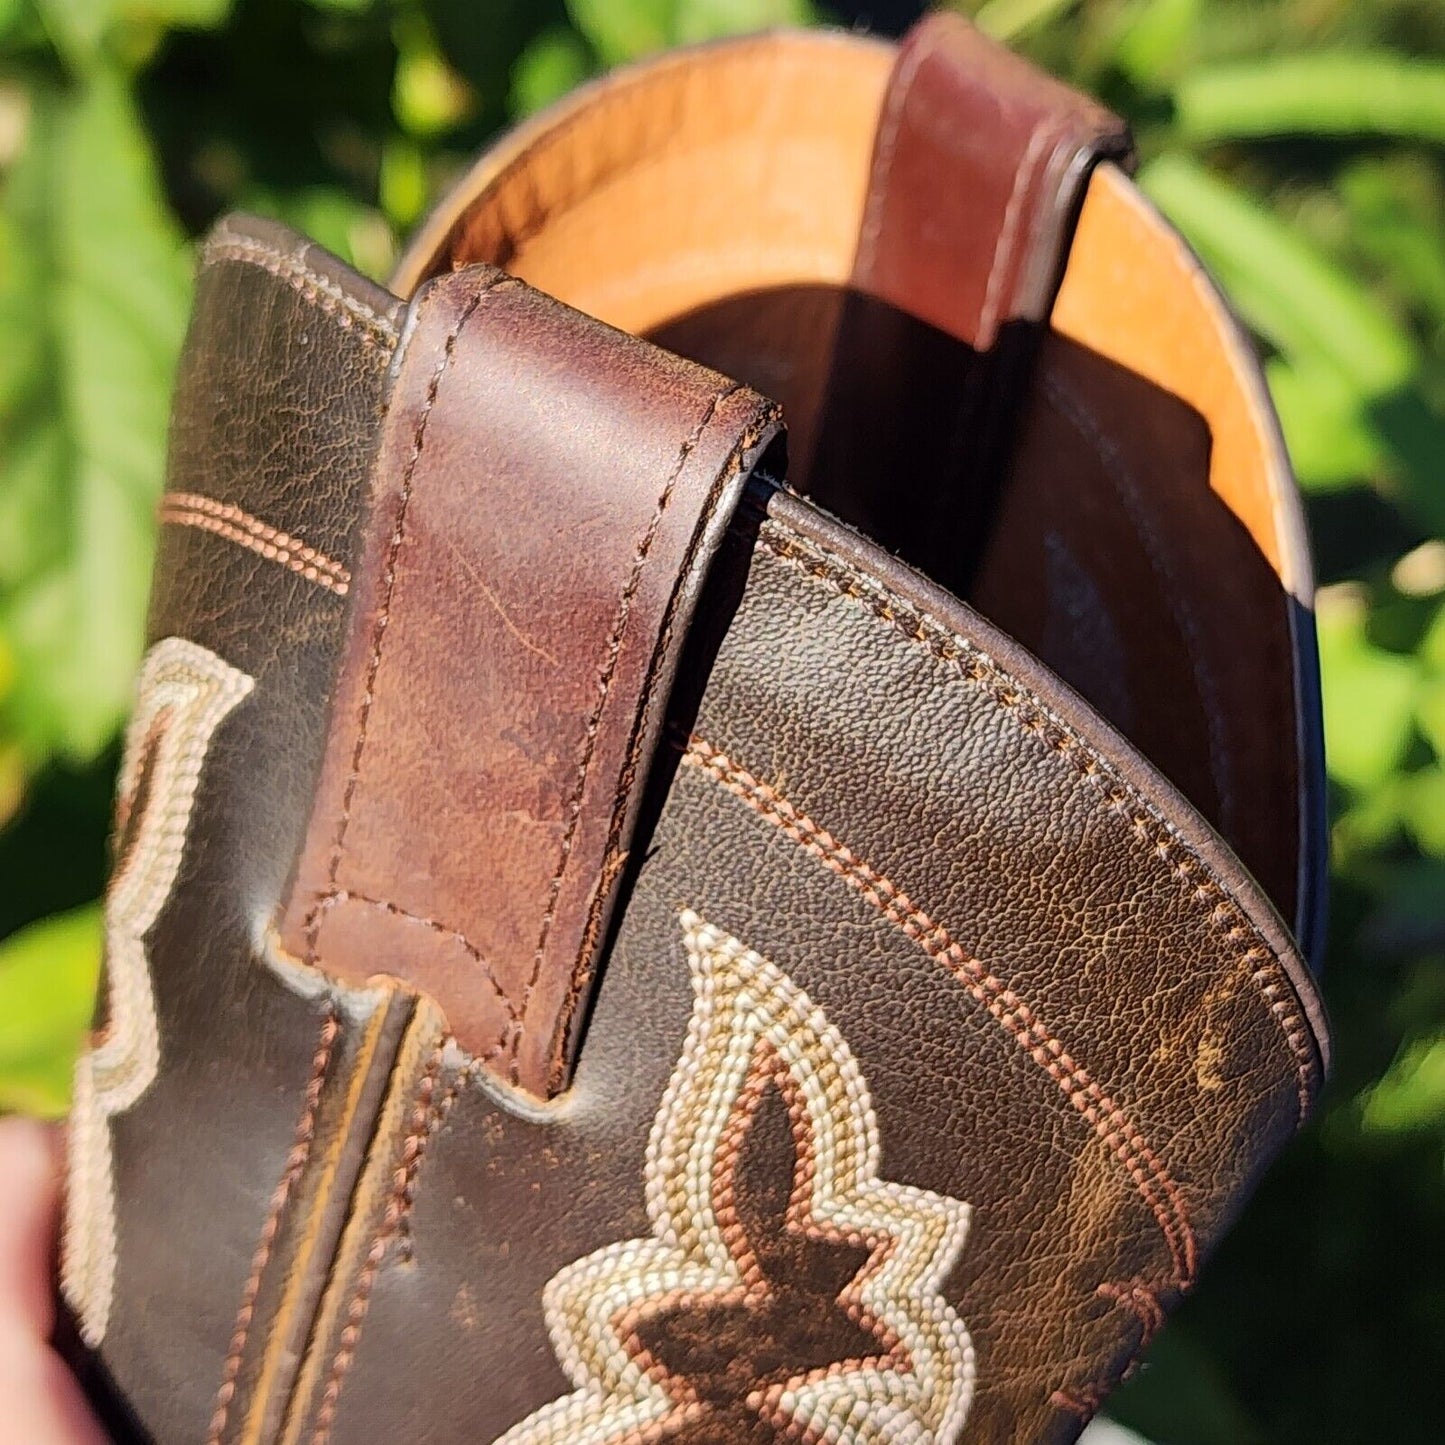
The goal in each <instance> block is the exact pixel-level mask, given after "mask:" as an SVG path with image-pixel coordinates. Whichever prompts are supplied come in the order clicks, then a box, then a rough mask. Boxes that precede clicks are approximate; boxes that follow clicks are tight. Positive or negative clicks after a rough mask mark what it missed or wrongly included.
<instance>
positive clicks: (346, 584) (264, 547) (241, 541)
mask: <svg viewBox="0 0 1445 1445" xmlns="http://www.w3.org/2000/svg"><path fill="white" fill-rule="evenodd" d="M159 512H160V519H161V521H162V522H165V523H169V524H170V525H172V526H178V527H199V528H201V529H202V530H203V531H207V532H213V533H215V534H216V535H217V536H218V537H224V538H225V539H226V540H227V541H228V542H234V543H236V545H237V546H240V547H245V548H247V549H248V550H250V551H252V552H255V553H256V554H257V555H258V556H261V557H264V558H265V559H266V560H267V561H268V562H279V563H280V564H281V565H282V566H283V567H289V568H290V569H291V571H293V572H295V573H297V574H298V575H299V576H301V577H304V578H306V580H307V581H308V582H315V583H316V584H317V585H318V586H320V587H325V588H326V589H327V591H329V592H334V593H336V595H337V596H338V597H345V596H346V594H347V592H349V591H350V590H351V573H350V572H348V571H347V570H346V568H345V567H343V566H342V565H341V563H340V562H335V561H333V560H332V559H331V558H330V557H327V556H325V555H324V554H323V553H321V552H318V551H317V550H316V549H315V548H314V547H311V546H308V545H307V544H306V543H305V542H302V541H301V540H300V539H299V538H296V537H293V536H291V534H290V533H289V532H283V531H281V529H280V528H279V527H272V526H270V525H269V524H268V523H266V522H263V521H261V520H260V519H259V518H258V517H253V516H251V514H250V513H249V512H243V511H242V510H241V509H240V508H239V507H233V506H231V505H230V504H229V503H227V502H218V501H216V500H215V499H214V498H212V497H201V496H197V495H196V494H195V493H193V492H167V493H166V495H165V496H163V497H162V498H161V500H160V508H159Z"/></svg>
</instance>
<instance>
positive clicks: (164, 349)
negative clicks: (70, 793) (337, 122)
mask: <svg viewBox="0 0 1445 1445" xmlns="http://www.w3.org/2000/svg"><path fill="white" fill-rule="evenodd" d="M34 105H35V109H34V115H33V117H32V121H31V135H30V140H29V144H28V146H27V148H26V151H25V154H24V156H23V157H22V158H21V160H20V162H19V163H18V164H17V165H16V166H15V168H14V170H13V171H12V172H11V174H10V176H9V178H8V181H7V184H6V188H5V193H4V197H3V203H0V227H3V232H0V234H3V238H4V243H5V246H6V250H7V252H8V257H9V260H10V261H11V263H12V264H10V265H9V266H7V267H6V269H5V272H4V274H3V277H0V328H3V331H4V334H5V335H6V337H7V338H14V339H15V341H16V343H17V355H14V356H12V357H11V358H10V362H11V364H10V365H8V366H6V367H5V368H4V369H3V371H0V422H3V425H4V427H5V429H6V432H7V434H8V435H9V437H10V438H11V448H12V450H11V452H10V455H9V457H8V458H7V464H6V473H7V476H6V480H7V487H6V499H5V503H4V504H3V507H4V511H5V514H6V515H5V520H6V521H8V522H9V523H10V524H11V525H12V526H15V527H17V528H18V529H19V531H18V535H17V536H16V537H15V538H14V539H13V540H15V541H16V542H17V543H18V545H17V546H16V547H15V548H14V550H12V551H10V552H9V553H8V554H7V553H5V550H4V548H3V547H0V557H3V569H4V571H3V576H0V625H3V627H4V629H5V631H6V633H7V634H8V636H9V638H10V642H11V645H12V646H13V648H14V650H15V656H16V661H17V665H18V669H19V680H18V682H17V685H16V689H15V693H14V696H13V697H12V699H11V713H12V716H13V719H14V723H15V726H16V729H17V732H18V735H19V737H20V739H21V741H22V742H23V744H24V745H25V747H26V749H27V752H28V753H30V754H31V755H32V756H33V757H34V758H36V759H37V760H39V759H42V758H44V757H45V756H47V755H49V754H50V753H51V752H60V753H62V754H64V755H66V756H69V757H73V758H77V759H84V758H89V757H93V756H94V755H95V754H96V753H98V752H99V750H100V749H101V748H103V747H104V746H105V745H106V743H107V742H108V741H109V739H110V737H111V736H112V735H113V733H114V731H115V729H116V726H117V723H118V721H119V719H120V718H121V716H122V715H123V713H124V711H125V708H126V706H127V703H128V700H129V696H130V687H131V677H132V674H133V672H134V668H135V663H136V659H137V656H138V653H139V647H140V639H141V629H142V622H143V613H144V607H145V597H146V591H147V585H148V576H147V574H148V568H149V557H150V544H151V537H152V531H153V526H152V508H153V504H154V500H155V497H156V495H157V492H158V490H159V486H160V481H161V476H162V472H163V469H164V449H165V429H166V403H167V397H168V392H169V385H170V375H171V370H172V367H173V364H174V359H175V354H176V349H177V346H178V343H179V340H180V334H181V329H182V325H183V320H184V314H185V304H186V297H187V294H188V289H189V288H188V281H187V265H186V260H185V256H184V252H183V250H182V248H181V246H180V242H179V238H178V237H177V235H176V232H175V229H174V226H173V223H172V222H171V220H170V218H169V216H168V214H167V212H166V210H165V208H164V206H163V205H162V203H161V200H160V196H159V191H158V186H157V183H156V178H155V175H154V171H153V168H152V161H151V157H150V153H149V148H148V146H147V144H146V141H145V137H144V135H143V133H142V132H141V130H140V128H139V125H138V123H137V119H136V115H135V112H134V109H133V107H132V104H131V101H130V98H129V96H128V94H127V92H126V88H125V86H124V83H123V82H122V80H121V79H120V78H119V76H117V75H116V74H114V73H113V72H111V71H109V70H107V69H101V70H98V71H96V72H95V74H94V75H93V76H92V78H91V79H90V80H89V81H87V82H86V84H85V85H84V86H83V87H81V88H80V89H79V90H78V91H70V92H67V91H61V90H55V89H50V88H46V89H42V90H40V91H39V92H38V93H37V95H36V97H35V102H34ZM117 237H124V238H125V239H124V244H123V245H120V244H117V242H116V238H117Z"/></svg>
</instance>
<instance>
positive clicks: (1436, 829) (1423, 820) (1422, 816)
mask: <svg viewBox="0 0 1445 1445" xmlns="http://www.w3.org/2000/svg"><path fill="white" fill-rule="evenodd" d="M1404 786H1405V792H1406V804H1405V814H1406V818H1407V821H1408V822H1409V825H1410V831H1411V833H1413V834H1414V837H1415V841H1416V842H1417V843H1418V844H1419V845H1420V847H1421V848H1422V849H1423V850H1424V851H1425V852H1426V853H1429V854H1431V855H1432V856H1434V857H1436V858H1445V767H1433V768H1422V769H1421V770H1420V771H1419V772H1418V773H1412V774H1410V776H1409V777H1408V778H1406V779H1405V780H1404Z"/></svg>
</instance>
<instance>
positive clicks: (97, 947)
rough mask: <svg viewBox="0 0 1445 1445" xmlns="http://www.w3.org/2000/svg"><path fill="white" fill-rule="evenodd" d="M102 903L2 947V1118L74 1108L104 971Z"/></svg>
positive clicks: (26, 931) (48, 922)
mask: <svg viewBox="0 0 1445 1445" xmlns="http://www.w3.org/2000/svg"><path fill="white" fill-rule="evenodd" d="M100 951H101V910H100V905H99V904H93V905H91V906H89V907H86V908H80V909H76V910H75V911H74V912H72V913H63V914H59V915H57V916H55V917H53V918H47V919H45V920H44V921H43V922H41V923H35V924H32V925H31V926H30V927H29V928H24V929H21V931H20V932H19V933H16V934H13V935H12V936H11V937H10V938H8V939H6V940H5V942H4V943H0V1113H6V1112H11V1113H15V1112H18V1113H26V1114H40V1115H43V1116H46V1117H51V1118H55V1117H58V1116H60V1115H62V1114H64V1113H65V1111H66V1108H67V1107H68V1106H69V1103H70V1075H71V1070H72V1068H73V1067H74V1064H75V1056H76V1054H77V1053H78V1052H79V1051H80V1047H81V1045H82V1043H83V1042H84V1039H85V1035H86V1031H87V1030H88V1029H89V1027H90V1016H91V1010H92V1007H93V1000H94V996H95V986H96V979H97V977H98V975H99V970H100Z"/></svg>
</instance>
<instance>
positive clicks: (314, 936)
mask: <svg viewBox="0 0 1445 1445" xmlns="http://www.w3.org/2000/svg"><path fill="white" fill-rule="evenodd" d="M520 285H521V282H520V281H517V280H516V279H515V278H514V277H510V276H500V277H497V278H495V279H494V280H492V281H491V282H489V283H488V284H487V285H486V286H484V287H482V288H481V289H479V290H478V291H477V293H476V295H474V296H473V297H472V298H471V299H470V300H469V301H468V302H467V304H466V305H465V306H464V307H463V308H462V311H461V314H460V315H459V316H458V317H457V319H456V321H455V322H454V323H453V325H452V328H451V330H450V331H449V332H448V333H447V336H446V340H445V341H444V343H443V345H442V355H441V359H440V360H439V361H438V362H437V365H436V368H435V370H434V371H433V372H432V375H431V379H430V381H429V382H428V384H427V390H426V398H425V400H424V401H423V403H422V408H421V413H420V415H419V416H418V417H417V423H416V428H415V430H414V432H413V433H412V441H411V453H410V455H409V456H408V458H407V462H406V466H405V468H404V470H403V472H402V478H401V483H400V486H399V487H398V490H397V500H396V520H395V521H394V522H393V524H392V533H391V537H390V539H389V541H388V544H387V550H386V559H385V562H384V564H383V568H382V585H381V606H380V608H379V609H378V611H377V616H376V622H375V625H374V626H373V628H372V634H371V652H370V656H369V658H368V659H367V667H366V682H365V688H364V691H363V694H362V700H361V707H360V710H359V716H358V718H357V728H356V741H355V743H354V745H353V747H352V753H351V768H350V772H349V773H348V775H347V779H346V786H345V788H344V790H343V792H342V798H341V810H340V814H339V816H338V818H337V822H336V836H335V838H334V839H333V841H332V845H331V857H330V860H329V862H328V864H327V873H326V883H327V887H326V890H325V892H324V894H323V895H322V897H321V898H319V899H318V900H317V902H316V904H315V905H314V907H313V908H312V909H311V912H310V914H309V915H308V917H307V919H306V928H305V933H306V954H307V956H306V962H307V963H309V964H311V965H312V966H313V967H315V966H316V965H317V945H318V941H319V938H320V932H321V921H322V917H323V914H324V912H325V909H326V907H327V905H328V902H329V900H331V899H333V898H335V897H337V896H338V895H340V894H341V893H343V892H344V891H345V890H343V889H342V888H341V887H340V886H339V884H338V881H337V880H338V878H339V877H340V873H341V860H342V857H343V855H344V852H345V848H346V835H347V832H348V830H349V828H350V826H351V812H352V808H353V806H354V804H355V801H356V794H357V791H358V789H359V788H360V786H361V764H362V760H363V758H364V756H365V753H366V738H367V726H368V724H369V723H370V721H371V710H372V707H373V705H374V704H375V702H376V690H377V678H378V676H379V674H380V672H381V659H382V651H383V647H384V644H385V642H386V633H387V628H388V626H389V625H390V622H391V607H392V601H393V599H394V597H395V594H396V582H397V574H398V571H399V570H400V567H399V563H400V555H401V547H402V543H403V542H404V541H405V540H406V520H407V511H408V509H409V507H410V505H411V498H412V493H413V489H414V484H415V480H416V469H417V464H418V463H419V462H420V460H421V456H422V451H423V449H424V447H425V445H426V432H427V424H428V422H429V421H430V420H431V415H432V411H433V410H434V408H435V407H436V403H437V397H438V396H439V394H440V392H441V386H442V381H443V379H444V378H445V376H446V374H447V372H448V371H449V370H450V368H451V365H452V361H453V359H454V358H455V356H456V349H457V343H458V340H459V339H460V337H461V334H462V331H463V329H464V328H465V327H466V325H467V323H468V322H469V321H470V320H471V319H472V317H473V316H474V315H475V314H476V311H477V308H478V307H479V306H480V305H481V304H482V302H483V301H484V300H485V299H486V298H487V297H488V296H490V295H492V294H493V293H494V292H496V291H498V290H500V289H510V288H512V287H515V286H520ZM398 911H399V912H400V911H401V910H398ZM434 926H436V927H438V928H441V925H434ZM458 936H459V935H458ZM478 958H479V959H480V955H478ZM494 981H495V980H494ZM509 1013H510V1007H509ZM510 1028H511V1023H510V1020H509V1021H508V1023H507V1024H505V1025H504V1026H503V1030H502V1033H501V1035H500V1036H499V1038H498V1041H497V1044H496V1045H495V1046H494V1047H495V1048H500V1047H501V1046H502V1044H503V1042H504V1040H505V1038H506V1035H507V1031H508V1030H509V1029H510Z"/></svg>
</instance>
